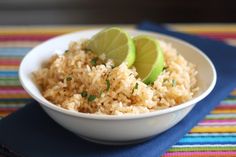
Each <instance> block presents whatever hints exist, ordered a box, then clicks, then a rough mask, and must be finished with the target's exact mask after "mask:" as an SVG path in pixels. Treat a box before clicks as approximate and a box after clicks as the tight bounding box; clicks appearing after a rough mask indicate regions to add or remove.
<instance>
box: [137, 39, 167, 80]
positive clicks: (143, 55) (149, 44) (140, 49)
mask: <svg viewBox="0 0 236 157" xmlns="http://www.w3.org/2000/svg"><path fill="white" fill-rule="evenodd" d="M134 43H135V48H136V59H135V62H134V66H135V68H136V70H137V73H138V76H139V77H140V78H141V79H142V81H143V82H144V83H146V84H150V83H152V82H154V81H155V80H156V79H157V76H158V75H159V74H160V73H161V72H162V69H163V67H164V58H163V53H162V50H161V48H160V45H159V43H158V42H157V40H156V39H155V38H152V37H149V36H145V35H139V36H137V37H135V38H134Z"/></svg>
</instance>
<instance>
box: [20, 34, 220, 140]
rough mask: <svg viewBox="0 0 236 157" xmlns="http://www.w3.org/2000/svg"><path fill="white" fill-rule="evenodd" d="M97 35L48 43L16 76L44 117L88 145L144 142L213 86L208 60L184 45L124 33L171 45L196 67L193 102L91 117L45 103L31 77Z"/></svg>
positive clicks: (68, 36)
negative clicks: (46, 63) (70, 47)
mask: <svg viewBox="0 0 236 157" xmlns="http://www.w3.org/2000/svg"><path fill="white" fill-rule="evenodd" d="M98 31H100V29H96V30H88V31H81V32H75V33H71V34H66V35H62V36H59V37H55V38H53V39H50V40H48V41H46V42H44V43H42V44H40V45H39V46H37V47H35V48H34V49H32V50H31V51H30V52H29V53H28V54H27V55H26V56H25V57H24V59H23V60H22V62H21V65H20V69H19V75H20V81H21V84H22V85H23V87H24V89H25V90H26V91H27V92H28V93H29V94H30V95H31V96H32V97H33V98H34V99H35V100H37V101H38V102H39V103H40V105H41V106H42V108H43V109H44V110H45V111H46V112H47V114H48V115H49V116H50V117H51V118H52V119H54V120H55V121H56V122H58V123H59V124H60V125H62V126H63V127H65V128H66V129H68V130H70V131H72V132H74V133H75V134H77V135H78V136H80V137H82V138H85V139H87V140H90V141H94V142H97V143H103V144H128V143H135V142H140V141H143V140H146V139H148V138H150V137H153V136H155V135H157V134H159V133H162V132H163V131H165V130H167V129H169V128H171V127H172V126H174V125H175V124H176V123H178V122H179V121H180V120H181V119H183V118H184V117H185V116H186V115H187V114H188V113H189V111H190V110H191V109H192V108H193V107H194V105H195V104H196V103H197V102H199V101H200V100H202V99H203V98H204V97H206V96H207V95H208V94H209V93H210V92H211V91H212V89H213V88H214V86H215V83H216V71H215V68H214V65H213V64H212V62H211V61H210V59H209V58H208V57H207V56H206V55H205V54H204V53H203V52H202V51H200V50H199V49H197V48H196V47H194V46H192V45H190V44H188V43H187V42H185V41H182V40H179V39H176V38H173V37H170V36H167V35H163V34H159V33H152V32H147V31H139V30H127V31H128V32H129V33H130V34H131V35H132V36H135V35H139V34H147V35H151V36H154V37H156V38H157V39H161V40H164V41H166V42H169V43H171V44H172V45H173V47H174V48H176V49H177V51H178V52H179V53H181V54H182V55H183V56H184V57H185V58H186V59H187V60H188V61H190V62H192V63H194V64H196V65H197V69H198V72H199V73H198V76H197V77H198V78H197V79H198V86H199V87H200V91H199V92H198V93H197V94H196V95H195V96H194V98H193V99H191V100H189V101H187V102H185V103H183V104H181V105H178V106H175V107H172V108H168V109H163V110H160V111H154V112H150V113H144V114H139V115H123V116H111V115H95V114H86V113H78V112H73V111H69V110H66V109H63V108H61V107H58V106H56V105H54V104H52V103H51V102H49V101H47V100H46V99H45V98H44V97H43V96H42V94H41V93H40V91H39V89H38V88H37V86H36V85H35V83H34V82H33V81H32V77H31V74H32V72H33V71H36V70H38V69H39V68H40V67H41V64H42V62H44V61H46V60H48V59H49V58H50V57H51V56H52V55H53V54H54V53H55V50H59V51H57V53H62V52H64V50H66V49H67V48H68V45H69V43H70V42H71V41H77V40H79V39H84V38H90V37H91V36H92V35H94V34H95V33H97V32H98Z"/></svg>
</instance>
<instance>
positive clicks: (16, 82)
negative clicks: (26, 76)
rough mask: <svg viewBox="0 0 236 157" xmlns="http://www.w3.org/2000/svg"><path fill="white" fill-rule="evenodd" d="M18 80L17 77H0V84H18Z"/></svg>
mask: <svg viewBox="0 0 236 157" xmlns="http://www.w3.org/2000/svg"><path fill="white" fill-rule="evenodd" d="M20 85H21V84H20V81H19V80H18V79H8V80H5V79H4V80H2V79H1V78H0V86H20Z"/></svg>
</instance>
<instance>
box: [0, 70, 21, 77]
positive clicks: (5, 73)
mask: <svg viewBox="0 0 236 157" xmlns="http://www.w3.org/2000/svg"><path fill="white" fill-rule="evenodd" d="M0 77H18V72H17V71H0Z"/></svg>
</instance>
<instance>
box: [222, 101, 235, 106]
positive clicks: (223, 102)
mask: <svg viewBox="0 0 236 157" xmlns="http://www.w3.org/2000/svg"><path fill="white" fill-rule="evenodd" d="M235 103H236V100H223V101H221V103H220V104H224V105H235Z"/></svg>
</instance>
